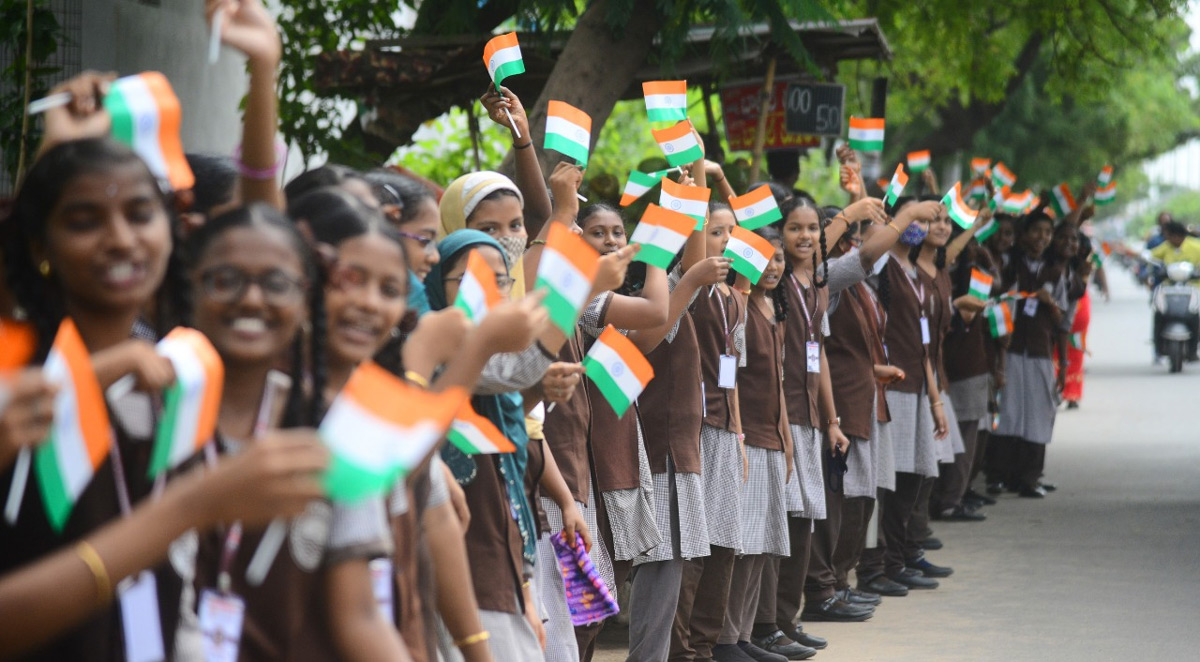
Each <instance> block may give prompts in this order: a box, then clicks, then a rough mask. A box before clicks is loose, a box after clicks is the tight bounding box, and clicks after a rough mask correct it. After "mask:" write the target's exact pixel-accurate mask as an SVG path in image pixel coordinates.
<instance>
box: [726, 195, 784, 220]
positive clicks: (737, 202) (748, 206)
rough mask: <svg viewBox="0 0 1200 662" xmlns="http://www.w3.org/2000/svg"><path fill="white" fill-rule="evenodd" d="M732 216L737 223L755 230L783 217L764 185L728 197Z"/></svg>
mask: <svg viewBox="0 0 1200 662" xmlns="http://www.w3.org/2000/svg"><path fill="white" fill-rule="evenodd" d="M729 206H730V207H731V208H732V209H733V216H734V218H735V219H736V220H737V222H738V225H739V226H741V227H743V228H746V229H747V230H757V229H759V228H761V227H762V226H764V225H769V224H771V223H774V222H775V221H778V220H780V219H782V218H783V213H782V212H780V211H779V204H778V203H777V202H776V201H775V197H774V196H773V195H771V189H770V188H769V187H767V186H766V185H763V186H759V187H758V188H756V189H754V190H752V191H750V192H749V193H746V194H744V195H739V196H736V197H733V198H730V199H729Z"/></svg>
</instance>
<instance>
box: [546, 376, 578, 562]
mask: <svg viewBox="0 0 1200 662" xmlns="http://www.w3.org/2000/svg"><path fill="white" fill-rule="evenodd" d="M583 372H584V369H583V366H582V365H580V364H578V363H563V362H555V363H551V364H550V367H549V368H547V369H546V375H545V376H544V377H542V399H543V400H544V401H545V402H548V403H549V402H567V401H569V400H570V399H571V396H573V395H574V394H575V387H576V386H578V385H579V380H580V379H581V378H582V375H583ZM568 540H570V538H568Z"/></svg>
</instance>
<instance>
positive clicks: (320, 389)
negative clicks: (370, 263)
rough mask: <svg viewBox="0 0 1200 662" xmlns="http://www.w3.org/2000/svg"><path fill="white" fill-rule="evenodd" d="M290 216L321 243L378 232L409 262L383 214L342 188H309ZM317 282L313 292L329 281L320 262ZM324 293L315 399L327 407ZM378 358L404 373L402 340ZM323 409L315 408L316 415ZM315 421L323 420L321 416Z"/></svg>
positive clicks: (315, 353) (315, 348) (315, 345)
mask: <svg viewBox="0 0 1200 662" xmlns="http://www.w3.org/2000/svg"><path fill="white" fill-rule="evenodd" d="M288 215H289V216H291V217H292V220H294V221H296V222H297V223H303V224H304V225H305V226H306V227H307V228H308V229H309V231H310V232H311V233H312V238H313V239H314V240H315V241H316V242H317V243H318V244H327V245H329V246H332V247H334V248H337V247H338V246H339V245H341V244H342V243H343V242H345V241H347V240H349V239H353V238H355V237H360V236H363V235H367V234H377V235H379V236H382V237H384V238H386V239H388V240H390V241H392V242H393V243H395V244H396V246H397V247H398V248H399V249H400V255H401V257H402V259H404V260H405V264H407V263H408V262H407V260H408V255H407V251H405V249H404V242H403V241H402V240H401V238H400V235H398V234H396V231H395V230H393V229H392V228H391V227H390V226H389V225H388V224H387V222H386V221H385V220H384V217H383V214H382V213H380V212H379V211H377V210H374V209H371V208H369V207H367V206H366V205H365V204H363V202H362V201H361V200H359V199H358V198H356V197H355V196H353V195H351V194H349V193H346V192H345V191H343V190H341V189H340V188H335V187H325V188H319V189H317V190H315V191H310V192H308V193H305V194H304V195H302V196H300V197H299V198H296V199H295V200H293V201H291V202H289V203H288ZM317 271H318V281H319V282H318V283H315V284H314V285H313V291H314V292H321V293H323V292H324V289H325V285H326V283H327V282H328V280H329V274H328V273H327V269H326V267H325V265H323V264H318V270H317ZM324 301H325V299H324V296H323V295H321V296H318V295H314V298H313V307H312V338H311V339H310V343H311V345H312V366H311V370H312V390H313V394H314V400H315V401H316V402H317V403H319V405H320V407H321V408H323V407H324V391H325V384H326V382H327V381H328V375H327V372H328V370H327V369H328V365H327V361H326V358H325V349H324V345H325V336H326V331H327V329H326V323H327V320H326V315H325V307H324ZM376 359H377V360H378V362H379V363H380V365H381V366H383V367H384V368H385V369H387V370H389V371H391V372H393V373H394V374H397V375H401V374H403V366H402V365H401V362H400V339H399V338H396V339H394V340H392V341H389V342H387V343H385V344H384V346H383V347H382V348H380V350H379V352H378V353H377V354H376ZM317 413H320V414H321V415H322V416H323V415H324V412H323V411H319V412H318V411H314V414H317ZM316 420H318V421H319V420H320V417H319V416H318V417H317V418H316Z"/></svg>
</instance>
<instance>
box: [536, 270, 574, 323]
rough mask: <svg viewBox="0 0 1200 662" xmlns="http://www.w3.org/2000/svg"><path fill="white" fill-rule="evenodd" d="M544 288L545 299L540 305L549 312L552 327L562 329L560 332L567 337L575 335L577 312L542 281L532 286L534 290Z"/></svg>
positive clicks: (568, 302) (539, 280)
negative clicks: (545, 291)
mask: <svg viewBox="0 0 1200 662" xmlns="http://www.w3.org/2000/svg"><path fill="white" fill-rule="evenodd" d="M541 288H545V289H546V290H547V293H546V299H545V300H544V301H542V305H543V306H545V307H546V310H547V311H549V312H550V321H551V322H553V323H554V326H557V327H558V328H560V329H562V332H563V333H565V334H567V336H568V337H570V336H573V335H575V321H576V320H578V319H579V312H580V311H579V310H578V309H577V308H575V306H573V305H571V302H570V301H567V299H566V297H564V296H563V295H561V294H559V293H558V290H555V289H554V288H553V287H550V284H549V283H547V282H546V281H545V280H543V279H538V281H537V282H536V283H535V284H534V289H541Z"/></svg>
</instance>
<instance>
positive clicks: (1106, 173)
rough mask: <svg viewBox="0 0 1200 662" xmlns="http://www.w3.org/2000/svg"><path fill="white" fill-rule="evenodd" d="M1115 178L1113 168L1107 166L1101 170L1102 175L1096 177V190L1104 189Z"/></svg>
mask: <svg viewBox="0 0 1200 662" xmlns="http://www.w3.org/2000/svg"><path fill="white" fill-rule="evenodd" d="M1112 178H1113V167H1112V166H1110V165H1106V166H1104V167H1103V168H1101V169H1100V174H1099V175H1096V188H1104V187H1105V186H1108V183H1109V182H1111V181H1112Z"/></svg>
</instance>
